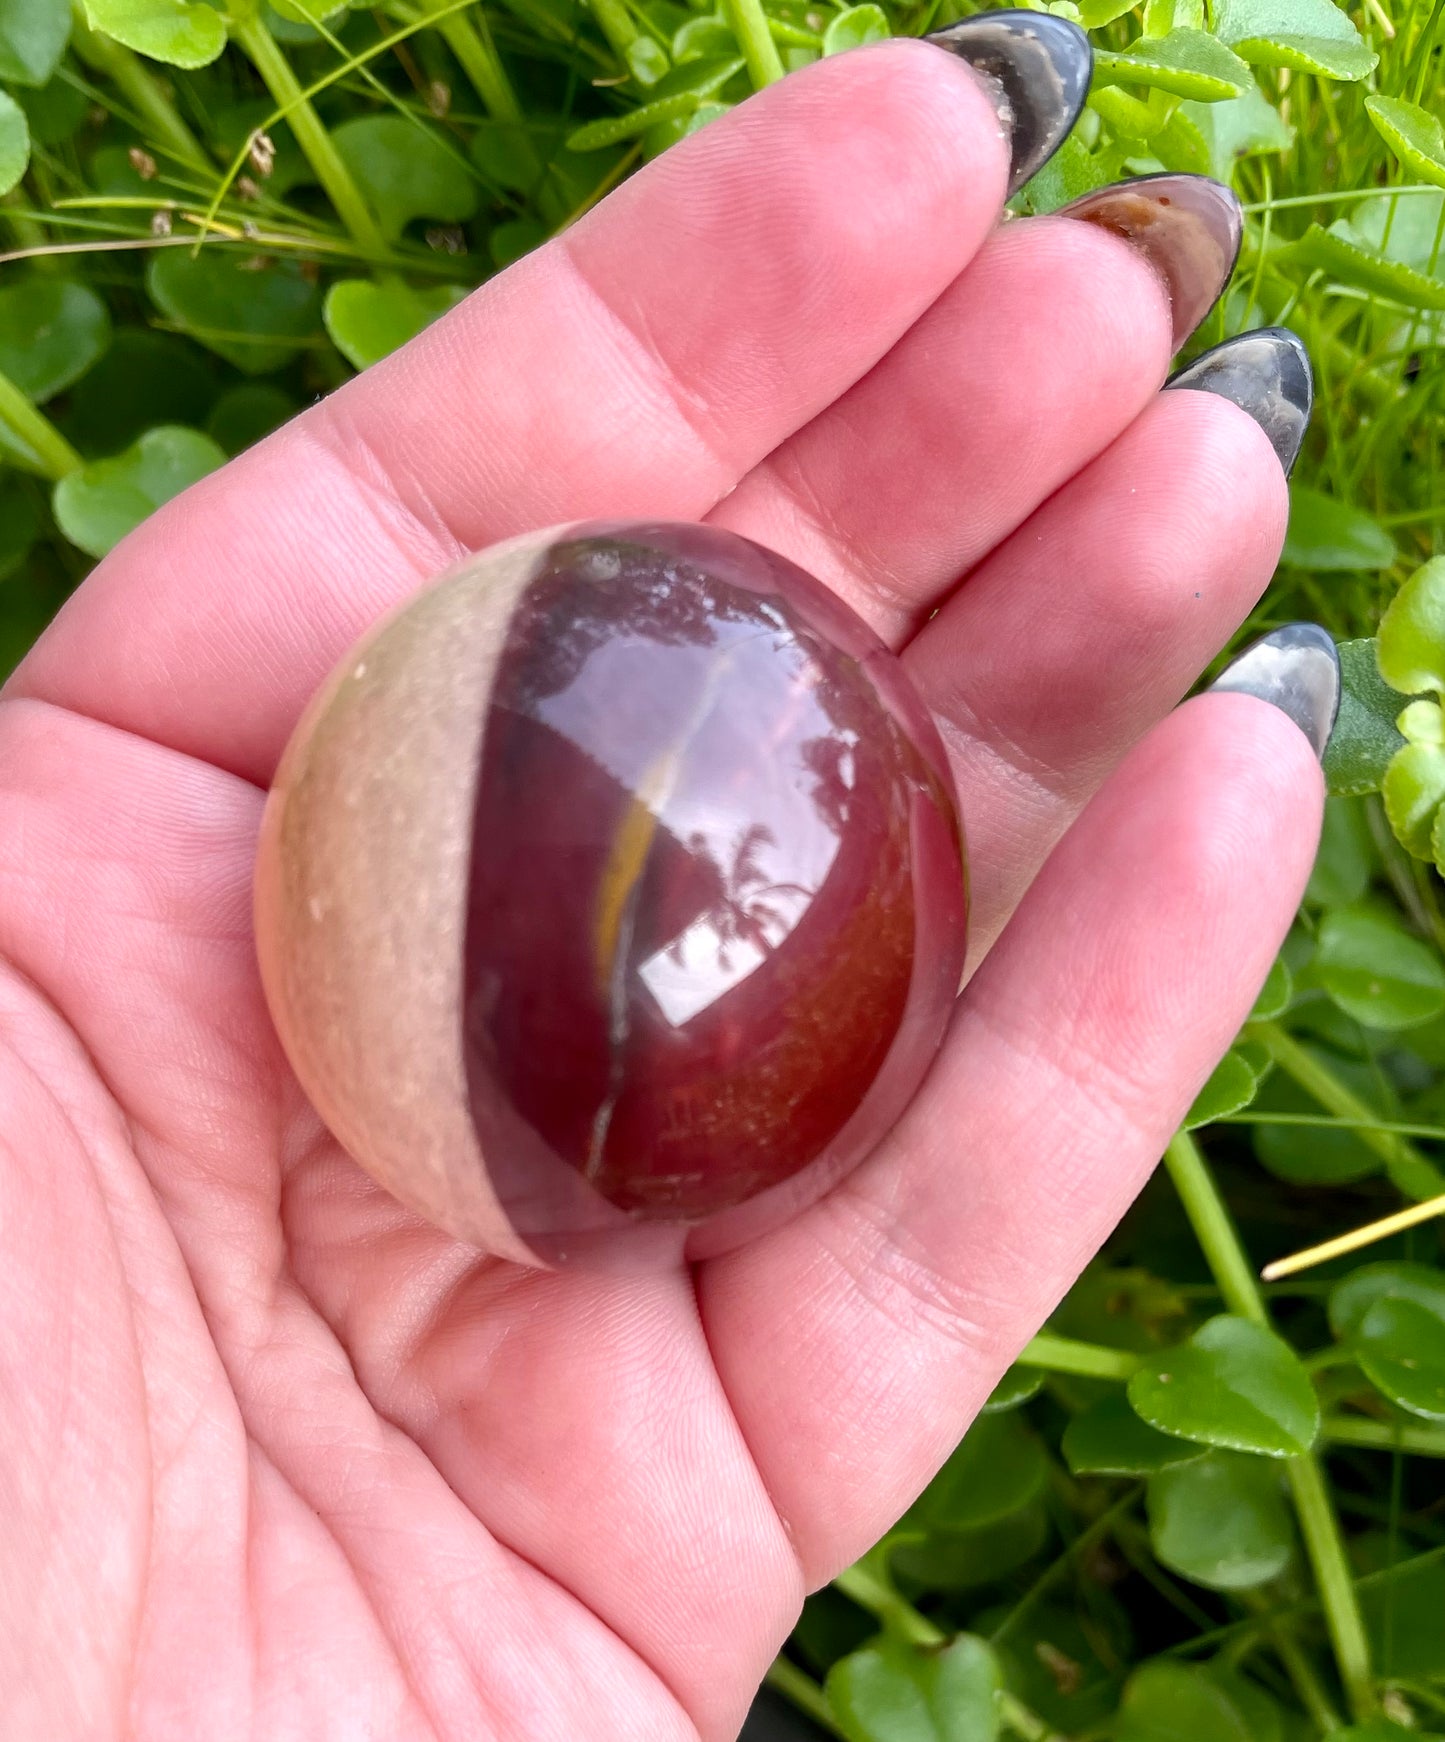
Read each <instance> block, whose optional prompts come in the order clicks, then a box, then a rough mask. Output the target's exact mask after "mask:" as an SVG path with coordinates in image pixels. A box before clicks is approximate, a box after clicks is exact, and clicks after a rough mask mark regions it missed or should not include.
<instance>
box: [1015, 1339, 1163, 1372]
mask: <svg viewBox="0 0 1445 1742" xmlns="http://www.w3.org/2000/svg"><path fill="white" fill-rule="evenodd" d="M1139 1362H1140V1357H1139V1356H1138V1355H1135V1354H1134V1353H1133V1352H1132V1351H1131V1350H1129V1349H1110V1348H1106V1347H1105V1346H1104V1345H1103V1344H1102V1343H1079V1342H1076V1341H1075V1340H1074V1339H1073V1338H1072V1337H1055V1336H1053V1335H1052V1334H1051V1333H1050V1332H1048V1331H1040V1332H1039V1334H1038V1336H1036V1337H1035V1338H1034V1339H1033V1341H1032V1342H1031V1343H1029V1344H1028V1345H1027V1346H1026V1347H1025V1348H1024V1349H1022V1350H1021V1351H1020V1352H1019V1356H1018V1365H1019V1366H1020V1367H1042V1368H1043V1369H1044V1371H1045V1372H1047V1373H1076V1374H1078V1375H1079V1376H1080V1377H1081V1378H1084V1379H1128V1378H1130V1377H1131V1376H1132V1375H1133V1374H1134V1373H1135V1372H1136V1371H1137V1369H1138V1366H1139Z"/></svg>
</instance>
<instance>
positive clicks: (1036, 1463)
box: [908, 1414, 1047, 1530]
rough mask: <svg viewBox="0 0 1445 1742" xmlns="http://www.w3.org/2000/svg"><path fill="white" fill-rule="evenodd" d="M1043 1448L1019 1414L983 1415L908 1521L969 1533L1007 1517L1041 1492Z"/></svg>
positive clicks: (909, 1515) (934, 1480)
mask: <svg viewBox="0 0 1445 1742" xmlns="http://www.w3.org/2000/svg"><path fill="white" fill-rule="evenodd" d="M1046 1474H1047V1463H1046V1460H1045V1457H1044V1450H1043V1447H1042V1446H1041V1445H1040V1444H1039V1441H1038V1438H1037V1437H1036V1436H1035V1434H1034V1433H1033V1432H1032V1431H1031V1430H1030V1429H1029V1428H1028V1427H1027V1426H1026V1425H1025V1424H1024V1422H1023V1421H1022V1420H1021V1418H1020V1417H1018V1416H1017V1415H1007V1414H1005V1415H982V1416H980V1417H979V1418H978V1420H977V1421H976V1422H975V1423H974V1424H973V1426H972V1427H971V1428H970V1429H969V1430H968V1433H967V1434H966V1435H965V1436H964V1438H963V1441H962V1443H961V1444H960V1445H959V1446H958V1447H957V1449H956V1450H955V1451H954V1453H953V1455H952V1456H951V1457H950V1458H949V1460H948V1462H947V1463H946V1464H945V1465H944V1466H943V1468H942V1469H941V1470H940V1471H939V1472H938V1474H937V1475H936V1476H935V1477H934V1478H933V1480H932V1481H931V1482H930V1483H929V1484H928V1486H927V1488H925V1489H924V1491H923V1493H922V1494H921V1495H920V1496H919V1498H918V1500H917V1501H915V1503H914V1505H913V1506H912V1507H911V1508H910V1510H909V1513H908V1517H909V1520H910V1522H916V1523H921V1524H923V1525H925V1526H929V1527H932V1526H947V1527H948V1528H949V1529H952V1530H973V1529H977V1528H978V1527H979V1526H980V1525H983V1524H992V1523H993V1522H994V1521H995V1520H996V1519H1000V1518H1006V1517H1007V1516H1008V1515H1009V1513H1011V1512H1017V1511H1019V1510H1020V1508H1022V1507H1024V1506H1026V1505H1027V1504H1028V1503H1029V1501H1030V1500H1032V1499H1033V1498H1034V1496H1035V1495H1036V1494H1038V1493H1039V1491H1040V1490H1041V1489H1042V1487H1043V1485H1044V1479H1045V1476H1046Z"/></svg>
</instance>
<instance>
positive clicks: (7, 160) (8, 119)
mask: <svg viewBox="0 0 1445 1742" xmlns="http://www.w3.org/2000/svg"><path fill="white" fill-rule="evenodd" d="M29 164H30V123H29V122H28V121H27V120H26V119H25V111H24V110H23V109H22V108H21V107H20V105H19V104H18V103H17V102H16V101H15V99H14V97H12V96H11V95H10V93H9V92H8V91H0V194H8V193H9V192H10V190H11V188H13V187H15V186H17V185H18V183H19V181H20V178H21V177H22V176H23V175H24V174H25V171H26V169H27V168H28V167H29Z"/></svg>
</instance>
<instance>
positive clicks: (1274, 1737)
mask: <svg viewBox="0 0 1445 1742" xmlns="http://www.w3.org/2000/svg"><path fill="white" fill-rule="evenodd" d="M1110 1735H1111V1736H1112V1737H1113V1738H1114V1742H1282V1738H1283V1735H1284V1728H1283V1723H1282V1719H1281V1715H1280V1710H1279V1707H1278V1705H1277V1704H1276V1703H1275V1701H1274V1700H1273V1699H1272V1698H1271V1697H1270V1696H1269V1695H1268V1694H1267V1693H1265V1691H1264V1689H1263V1688H1261V1687H1259V1686H1258V1684H1257V1683H1255V1682H1251V1681H1247V1680H1246V1679H1245V1678H1244V1677H1243V1676H1242V1675H1239V1674H1237V1673H1234V1672H1231V1671H1229V1670H1228V1669H1225V1668H1223V1667H1222V1666H1220V1665H1219V1664H1218V1663H1209V1664H1192V1663H1179V1662H1177V1661H1175V1660H1174V1659H1172V1658H1167V1657H1159V1658H1155V1659H1154V1661H1153V1662H1152V1663H1146V1664H1143V1665H1141V1666H1140V1668H1138V1669H1137V1670H1135V1672H1134V1673H1133V1675H1131V1676H1130V1677H1129V1681H1128V1685H1127V1686H1126V1687H1125V1689H1124V1698H1123V1702H1122V1703H1121V1705H1120V1707H1119V1715H1118V1718H1117V1719H1116V1720H1115V1723H1114V1726H1113V1728H1112V1729H1111V1730H1110Z"/></svg>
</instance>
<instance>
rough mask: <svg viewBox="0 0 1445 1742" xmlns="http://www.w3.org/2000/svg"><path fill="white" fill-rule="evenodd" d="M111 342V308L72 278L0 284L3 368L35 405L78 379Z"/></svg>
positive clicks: (33, 279)
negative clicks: (0, 286) (0, 287)
mask: <svg viewBox="0 0 1445 1742" xmlns="http://www.w3.org/2000/svg"><path fill="white" fill-rule="evenodd" d="M109 343H110V312H109V310H108V309H107V308H106V306H105V304H104V303H103V302H102V301H101V299H100V298H99V297H98V296H97V295H96V294H95V292H94V291H93V290H91V289H89V288H88V287H87V286H85V285H83V284H77V283H76V282H75V280H74V279H70V278H31V279H25V280H22V281H21V282H20V283H19V284H10V285H6V286H5V287H4V288H3V289H0V370H3V371H4V373H5V374H7V375H8V376H9V377H10V379H11V380H12V381H13V382H15V384H16V386H17V387H19V388H20V389H21V390H22V391H23V392H25V393H26V394H28V395H29V397H30V398H31V399H33V400H34V401H35V403H36V404H37V405H43V404H44V403H45V401H46V400H47V399H50V398H53V397H54V395H55V394H57V393H59V392H60V391H61V390H62V389H63V388H66V387H69V386H70V385H71V384H72V383H73V382H76V381H78V380H79V379H80V377H81V376H82V375H84V374H85V372H86V370H87V369H89V368H90V366H91V365H92V364H93V363H95V362H96V361H97V360H98V359H99V358H100V357H101V356H102V355H104V352H105V349H106V346H107V345H108V344H109Z"/></svg>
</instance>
